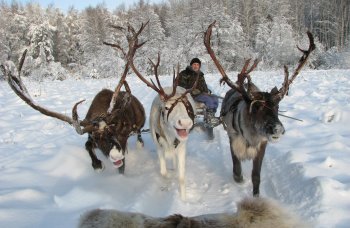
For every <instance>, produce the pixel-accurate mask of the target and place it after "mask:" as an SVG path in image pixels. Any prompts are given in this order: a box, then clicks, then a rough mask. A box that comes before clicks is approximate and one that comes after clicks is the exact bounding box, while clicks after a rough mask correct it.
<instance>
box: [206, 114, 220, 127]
mask: <svg viewBox="0 0 350 228" xmlns="http://www.w3.org/2000/svg"><path fill="white" fill-rule="evenodd" d="M205 123H206V124H207V125H208V126H209V127H212V128H213V127H216V126H218V125H219V124H220V123H221V122H220V118H219V117H215V111H214V110H213V109H207V110H206V119H205Z"/></svg>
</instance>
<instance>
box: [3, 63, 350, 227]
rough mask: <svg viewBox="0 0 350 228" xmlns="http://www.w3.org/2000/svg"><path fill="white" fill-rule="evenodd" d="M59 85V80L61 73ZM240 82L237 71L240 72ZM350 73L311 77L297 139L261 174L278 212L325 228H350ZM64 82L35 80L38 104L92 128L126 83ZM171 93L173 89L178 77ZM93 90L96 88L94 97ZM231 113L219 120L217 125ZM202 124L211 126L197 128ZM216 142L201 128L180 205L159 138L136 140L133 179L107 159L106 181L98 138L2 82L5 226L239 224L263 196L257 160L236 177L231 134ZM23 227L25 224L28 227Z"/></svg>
mask: <svg viewBox="0 0 350 228" xmlns="http://www.w3.org/2000/svg"><path fill="white" fill-rule="evenodd" d="M53 75H57V73H53ZM228 75H229V76H230V77H232V78H233V76H234V75H236V72H228ZM349 75H350V70H336V69H334V70H305V69H303V70H302V71H301V73H300V75H299V76H298V77H297V78H296V80H295V81H294V82H293V84H292V85H291V88H290V90H289V92H288V94H289V95H288V96H286V97H284V98H283V100H282V101H281V103H280V111H284V112H283V114H284V115H287V116H292V117H296V118H298V119H302V120H303V121H302V122H300V121H295V120H293V119H289V118H284V117H282V116H280V117H279V118H280V120H281V122H282V123H283V125H284V128H285V129H286V132H285V134H284V135H283V137H282V138H281V139H280V141H279V142H276V143H269V144H268V146H267V149H266V153H265V157H264V160H263V165H262V170H261V185H260V196H261V197H264V198H268V199H272V200H275V201H277V202H278V203H279V204H282V205H283V206H284V208H287V209H289V210H290V211H291V212H293V213H296V214H297V215H298V216H301V217H302V219H303V221H305V222H310V223H311V225H310V227H315V228H328V227H332V228H348V227H349V224H350V217H349V215H350V168H349V164H350V140H349V138H350V130H349V123H350V93H349V91H350V80H349ZM75 77H76V78H79V79H78V80H75V79H74V78H73V77H72V78H70V79H67V80H64V81H59V80H55V81H45V80H44V81H40V82H35V81H30V80H29V79H28V78H27V77H24V78H23V79H25V80H24V84H25V85H26V87H27V89H28V91H29V93H30V95H31V97H32V98H33V100H34V102H35V103H37V104H39V105H41V106H43V107H47V108H49V109H51V110H54V111H56V112H59V113H62V114H65V115H70V113H71V107H72V106H73V104H75V103H76V102H77V101H79V100H82V99H86V101H85V102H84V103H82V104H81V105H79V107H78V113H79V116H80V118H81V119H82V118H84V116H85V114H86V112H87V109H88V108H89V105H90V104H91V101H92V100H93V97H94V95H95V94H96V93H97V92H99V91H100V90H101V89H102V88H109V89H114V85H115V84H116V79H115V78H109V79H99V80H92V79H85V80H83V77H84V76H83V75H80V74H79V73H77V75H76V76H75ZM220 77H221V76H220V74H218V73H215V74H206V75H205V78H206V82H207V84H208V86H209V87H210V88H212V91H213V93H214V94H218V95H220V96H225V93H226V92H227V91H228V90H229V87H228V86H227V85H223V86H219V78H220ZM251 77H252V80H253V82H254V83H255V84H256V85H257V86H258V87H259V88H260V89H261V90H262V91H270V90H271V88H273V87H274V86H278V87H279V86H280V85H281V83H282V80H283V72H282V70H280V71H271V72H263V71H254V72H252V75H251ZM127 80H131V82H133V83H129V85H130V89H131V91H132V93H133V95H134V96H135V97H137V98H138V99H139V100H140V102H141V103H142V104H143V106H144V108H145V111H146V116H147V119H146V123H145V126H144V128H145V129H147V128H149V116H150V109H151V104H152V101H153V99H154V97H155V92H154V91H152V90H151V89H150V88H149V87H147V86H146V85H145V84H144V83H142V82H141V81H140V80H138V79H136V76H135V75H128V78H127ZM160 82H161V84H162V85H163V86H169V85H170V83H171V82H172V76H171V75H164V76H163V75H162V77H160ZM84 88H88V89H84ZM219 112H220V106H219V110H218V112H217V115H218V114H219ZM196 121H201V118H198V117H197V118H196ZM214 136H215V138H214V140H207V138H206V134H205V132H203V131H202V130H201V128H194V129H193V131H192V132H191V134H190V136H189V139H188V142H187V152H186V170H185V175H186V180H185V185H186V196H187V199H186V201H182V200H181V198H180V194H179V190H178V189H179V187H178V186H179V181H178V178H177V171H176V169H174V168H173V167H172V164H173V163H172V162H171V161H168V166H167V168H168V175H167V177H165V178H164V177H162V175H161V174H160V170H159V160H158V156H157V151H156V146H155V144H154V143H153V141H152V138H151V135H150V134H149V133H145V134H142V138H143V140H144V147H138V146H137V145H136V136H131V137H130V138H129V141H128V153H127V154H126V156H125V163H124V165H125V174H124V175H119V174H118V171H117V170H116V169H115V168H114V167H113V164H112V162H110V160H109V159H108V158H106V157H104V156H102V154H101V153H100V152H99V151H98V150H97V151H96V153H97V156H98V157H99V159H100V160H101V161H102V162H103V164H104V166H105V169H104V170H103V171H94V169H93V168H92V166H91V159H90V156H89V154H88V152H87V151H86V150H85V146H84V145H85V142H86V140H87V135H78V134H77V133H76V132H75V130H74V128H73V127H72V126H70V125H69V124H67V123H64V122H62V121H59V120H56V119H53V118H50V117H47V116H44V115H42V114H41V113H39V112H37V111H35V110H33V109H32V108H30V107H29V106H28V105H27V104H26V103H25V102H23V101H22V100H20V98H19V97H17V96H16V95H15V93H14V92H13V91H12V90H11V89H10V87H9V85H8V84H7V82H6V81H0V173H1V175H0V183H1V184H0V227H6V228H28V227H35V228H46V227H50V228H61V227H77V223H78V221H79V218H80V216H81V215H82V214H83V213H84V212H85V211H88V210H91V209H94V208H101V209H117V210H122V211H128V212H139V213H145V214H148V215H150V216H155V217H163V216H168V215H171V214H182V215H184V216H196V215H201V214H213V213H222V212H226V213H234V212H235V211H236V210H237V206H236V203H237V202H239V201H240V200H241V199H243V198H245V197H249V196H251V195H252V182H251V177H250V176H251V175H250V174H251V171H252V161H246V162H243V163H242V169H243V178H244V181H243V183H240V184H237V183H235V182H234V180H233V178H232V159H231V153H230V144H229V139H228V136H227V133H226V131H225V130H224V128H223V126H222V125H219V126H217V127H216V128H215V129H214ZM19 216H20V217H19Z"/></svg>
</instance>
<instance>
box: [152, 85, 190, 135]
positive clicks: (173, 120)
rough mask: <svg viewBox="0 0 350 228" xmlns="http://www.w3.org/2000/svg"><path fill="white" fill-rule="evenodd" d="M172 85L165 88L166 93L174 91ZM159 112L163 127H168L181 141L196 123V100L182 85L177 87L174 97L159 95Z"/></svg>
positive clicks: (168, 130)
mask: <svg viewBox="0 0 350 228" xmlns="http://www.w3.org/2000/svg"><path fill="white" fill-rule="evenodd" d="M172 89H173V88H171V87H166V88H164V93H165V94H170V93H171V92H172ZM159 99H160V101H161V102H159V104H158V107H159V113H160V123H159V124H161V125H163V126H162V128H163V129H164V128H167V129H166V130H167V132H168V134H170V135H171V136H172V137H173V138H176V139H177V140H179V141H185V140H187V138H188V134H189V131H190V129H191V128H192V126H193V124H194V116H195V111H194V108H193V107H195V104H194V100H193V98H192V97H191V95H190V94H189V92H188V91H187V90H185V89H184V88H182V87H176V91H175V93H174V95H173V96H172V97H168V98H167V99H166V98H164V96H162V95H159Z"/></svg>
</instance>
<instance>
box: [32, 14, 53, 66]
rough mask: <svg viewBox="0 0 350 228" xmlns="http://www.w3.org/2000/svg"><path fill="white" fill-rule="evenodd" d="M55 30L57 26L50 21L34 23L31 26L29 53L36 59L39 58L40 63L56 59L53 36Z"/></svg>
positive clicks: (38, 62)
mask: <svg viewBox="0 0 350 228" xmlns="http://www.w3.org/2000/svg"><path fill="white" fill-rule="evenodd" d="M55 30H56V28H55V27H53V26H51V25H50V24H49V22H48V21H44V22H43V23H42V24H39V25H36V24H32V25H31V26H30V28H29V32H28V36H29V37H30V46H29V53H30V55H31V56H32V57H33V58H34V59H37V64H38V65H41V64H44V63H46V62H51V61H54V57H53V40H52V36H53V33H54V32H55Z"/></svg>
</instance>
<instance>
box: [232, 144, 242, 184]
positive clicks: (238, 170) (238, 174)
mask: <svg viewBox="0 0 350 228" xmlns="http://www.w3.org/2000/svg"><path fill="white" fill-rule="evenodd" d="M232 141H233V140H232V139H231V138H230V145H231V146H230V149H231V157H232V165H233V179H234V180H235V181H236V182H237V183H241V182H243V176H242V165H241V161H240V160H239V159H238V158H237V156H236V155H235V152H234V149H233V146H232Z"/></svg>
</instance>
